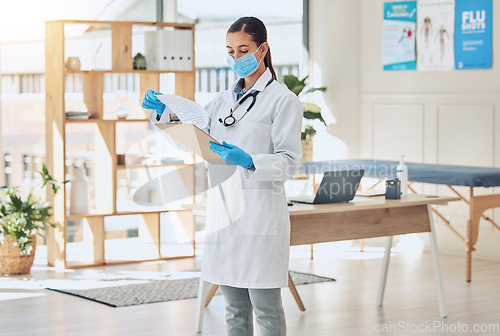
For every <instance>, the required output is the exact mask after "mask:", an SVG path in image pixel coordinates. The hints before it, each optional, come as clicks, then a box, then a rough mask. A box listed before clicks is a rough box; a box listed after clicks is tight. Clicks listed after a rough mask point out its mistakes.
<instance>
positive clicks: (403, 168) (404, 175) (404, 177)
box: [396, 155, 408, 196]
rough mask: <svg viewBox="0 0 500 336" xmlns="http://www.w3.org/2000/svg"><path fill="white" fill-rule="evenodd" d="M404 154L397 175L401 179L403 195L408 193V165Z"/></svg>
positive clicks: (397, 168)
mask: <svg viewBox="0 0 500 336" xmlns="http://www.w3.org/2000/svg"><path fill="white" fill-rule="evenodd" d="M404 157H405V156H404V155H401V160H400V161H399V164H398V166H397V167H396V176H397V177H398V178H399V180H400V181H401V196H406V195H407V194H408V166H407V165H406V164H405V163H404V161H403V159H404Z"/></svg>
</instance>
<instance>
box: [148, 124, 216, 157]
mask: <svg viewBox="0 0 500 336" xmlns="http://www.w3.org/2000/svg"><path fill="white" fill-rule="evenodd" d="M155 126H157V127H158V128H159V129H161V130H162V131H164V132H165V133H167V134H168V135H170V136H171V137H172V138H174V139H175V140H177V141H179V142H180V143H182V144H183V145H184V146H186V147H187V148H189V149H190V150H192V151H193V152H195V153H196V154H198V155H199V156H201V157H202V158H203V159H204V160H205V161H207V162H209V163H213V164H224V161H222V159H221V158H220V157H219V155H217V154H215V153H214V152H212V150H211V149H210V148H209V147H210V144H209V142H210V141H213V142H215V143H218V144H220V143H219V142H218V141H217V140H215V139H214V138H212V137H211V136H210V135H208V134H207V133H205V132H203V131H202V130H201V129H200V128H198V127H197V126H196V125H194V124H191V123H187V124H182V123H155Z"/></svg>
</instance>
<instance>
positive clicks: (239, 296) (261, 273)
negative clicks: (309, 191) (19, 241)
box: [143, 17, 302, 336]
mask: <svg viewBox="0 0 500 336" xmlns="http://www.w3.org/2000/svg"><path fill="white" fill-rule="evenodd" d="M226 44H227V45H226V48H227V52H228V58H227V62H228V64H229V66H230V67H231V68H232V69H233V70H234V72H235V73H236V74H237V75H238V77H240V78H239V79H238V80H237V81H236V82H235V83H234V84H233V85H232V86H231V87H230V88H229V89H228V90H227V91H225V92H221V93H219V94H217V95H216V97H215V98H214V100H213V101H212V102H210V103H209V104H208V105H207V106H206V107H205V109H206V110H207V112H208V115H209V125H208V129H206V130H205V131H206V132H207V133H209V134H210V135H211V136H212V137H213V138H214V139H216V140H217V141H219V142H220V143H221V144H222V145H219V144H216V143H213V142H212V143H211V147H210V148H211V150H212V151H214V152H215V153H217V154H218V155H219V156H220V158H221V159H222V160H223V161H224V163H225V164H224V165H215V164H208V176H209V187H210V189H209V190H208V193H207V216H206V228H205V230H206V231H207V235H206V242H205V243H206V245H205V249H204V258H203V267H202V279H203V280H204V281H207V282H210V283H212V284H217V285H219V287H220V289H221V291H222V294H223V295H224V298H225V300H226V322H227V331H228V335H229V336H233V335H234V336H236V335H237V336H246V335H253V310H255V314H256V318H257V323H258V325H259V327H260V334H261V335H262V336H271V335H273V336H274V335H276V336H278V335H279V336H282V335H286V322H285V314H284V311H283V305H282V302H281V287H286V286H288V262H289V249H290V220H289V214H288V208H287V202H286V197H285V193H284V182H285V181H286V180H287V179H290V178H291V177H293V175H294V174H295V172H296V170H297V167H298V165H299V163H300V159H301V157H302V148H301V142H300V129H301V121H302V105H301V103H300V101H299V100H298V98H297V97H296V95H295V94H294V93H292V92H291V91H290V90H288V89H287V87H286V86H285V85H283V84H281V83H279V82H278V81H277V80H276V73H275V72H274V69H273V66H272V63H271V51H270V48H269V44H268V43H267V31H266V27H265V26H264V23H262V21H260V20H259V19H257V18H254V17H242V18H239V19H238V20H236V21H235V22H234V23H233V24H232V25H231V26H230V27H229V29H228V31H227V34H226ZM157 94H158V93H156V92H154V91H151V90H150V91H148V93H146V96H145V98H144V102H143V107H145V108H149V109H153V110H156V112H157V113H158V114H160V115H161V114H162V113H163V110H164V108H165V105H163V103H161V102H160V101H159V100H158V99H157V98H156V95H157Z"/></svg>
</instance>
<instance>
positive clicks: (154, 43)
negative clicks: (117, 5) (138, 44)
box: [144, 30, 165, 70]
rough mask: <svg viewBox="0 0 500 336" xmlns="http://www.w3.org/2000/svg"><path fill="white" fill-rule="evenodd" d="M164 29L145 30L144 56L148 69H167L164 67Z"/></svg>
mask: <svg viewBox="0 0 500 336" xmlns="http://www.w3.org/2000/svg"><path fill="white" fill-rule="evenodd" d="M162 32H163V31H162V30H153V31H147V32H144V46H145V50H144V54H145V55H144V56H145V57H146V64H147V69H148V70H165V69H164V68H162V42H163V38H162Z"/></svg>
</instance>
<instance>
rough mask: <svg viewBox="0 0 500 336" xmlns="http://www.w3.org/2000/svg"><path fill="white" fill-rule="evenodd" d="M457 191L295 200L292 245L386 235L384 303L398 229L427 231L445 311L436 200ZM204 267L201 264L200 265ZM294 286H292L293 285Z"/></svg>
mask: <svg viewBox="0 0 500 336" xmlns="http://www.w3.org/2000/svg"><path fill="white" fill-rule="evenodd" d="M458 200H460V199H459V198H457V197H437V196H425V195H408V196H406V197H405V198H404V199H401V200H386V199H385V198H384V197H358V198H355V199H354V200H353V201H352V202H349V203H339V204H318V205H313V204H295V205H293V206H291V207H289V211H290V222H291V232H290V245H292V246H294V245H305V244H315V243H325V242H334V241H341V240H354V239H363V238H373V237H386V236H387V241H386V247H385V253H384V258H383V262H382V271H381V273H380V282H379V288H378V295H377V306H382V304H383V300H384V293H385V285H386V280H387V273H388V270H389V261H390V255H391V247H392V239H393V236H395V235H401V234H408V233H421V232H428V233H429V239H430V248H431V253H432V262H433V266H434V274H435V280H436V285H437V289H438V302H439V312H440V315H441V316H442V317H446V315H447V308H446V303H445V297H444V289H443V281H442V279H441V266H440V263H439V254H438V247H437V240H436V234H435V231H434V221H433V213H432V205H433V204H445V203H447V202H452V201H458ZM202 271H203V270H202ZM291 289H292V291H293V288H291ZM208 292H209V284H207V283H205V282H204V281H200V287H199V291H198V302H197V317H196V321H195V331H196V332H201V327H202V322H203V321H202V320H203V307H204V302H205V299H206V297H207V294H208Z"/></svg>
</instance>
